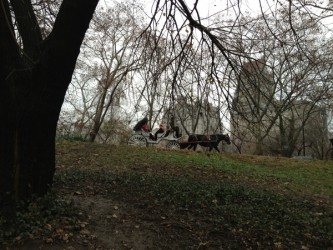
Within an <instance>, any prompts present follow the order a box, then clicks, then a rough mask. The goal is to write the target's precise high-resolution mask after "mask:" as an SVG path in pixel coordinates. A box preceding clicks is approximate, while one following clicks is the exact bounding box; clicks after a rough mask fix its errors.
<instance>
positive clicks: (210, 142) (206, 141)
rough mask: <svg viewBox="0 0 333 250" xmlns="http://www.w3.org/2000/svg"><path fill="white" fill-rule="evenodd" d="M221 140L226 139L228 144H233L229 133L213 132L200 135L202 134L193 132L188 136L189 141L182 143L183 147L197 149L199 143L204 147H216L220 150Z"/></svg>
mask: <svg viewBox="0 0 333 250" xmlns="http://www.w3.org/2000/svg"><path fill="white" fill-rule="evenodd" d="M220 141H225V142H226V143H227V144H231V141H230V137H229V135H228V134H213V135H200V134H192V135H190V136H189V137H188V141H187V142H185V143H182V144H183V145H181V148H187V149H191V148H193V151H195V150H196V149H197V146H198V144H199V145H200V146H202V147H209V151H212V149H213V148H214V149H216V150H217V151H218V152H220V150H219V149H218V145H219V143H220Z"/></svg>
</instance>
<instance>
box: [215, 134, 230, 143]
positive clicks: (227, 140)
mask: <svg viewBox="0 0 333 250" xmlns="http://www.w3.org/2000/svg"><path fill="white" fill-rule="evenodd" d="M217 136H218V139H219V140H220V141H225V142H226V143H227V144H231V140H230V137H229V135H228V134H225V135H223V134H219V135H217Z"/></svg>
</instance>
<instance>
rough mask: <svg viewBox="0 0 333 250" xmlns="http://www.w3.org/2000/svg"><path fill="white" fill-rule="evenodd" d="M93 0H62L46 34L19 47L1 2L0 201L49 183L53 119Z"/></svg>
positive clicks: (22, 195) (52, 168) (42, 188)
mask: <svg viewBox="0 0 333 250" xmlns="http://www.w3.org/2000/svg"><path fill="white" fill-rule="evenodd" d="M97 2H98V0H86V1H80V0H64V1H63V3H62V5H61V7H60V10H59V13H58V16H57V19H56V22H55V24H54V27H53V30H52V32H51V33H50V35H49V36H48V37H47V38H46V39H45V40H44V41H43V42H42V43H40V44H34V45H30V46H31V47H33V48H34V49H33V50H24V51H23V50H21V49H20V47H19V46H18V45H17V42H16V40H15V39H14V36H13V34H14V33H13V31H14V30H13V27H12V25H11V24H10V22H9V20H10V19H9V18H8V14H9V11H8V3H7V1H4V0H1V5H0V11H2V12H3V13H5V14H7V15H3V14H2V13H1V15H0V55H1V58H0V59H1V61H0V117H1V123H0V136H1V141H0V203H2V202H4V201H5V200H6V198H12V197H15V198H18V199H27V198H29V197H31V195H32V194H37V195H43V194H45V193H46V192H47V191H48V189H49V187H50V186H51V185H52V179H53V176H54V172H55V134H56V127H57V121H58V118H59V113H60V110H61V106H62V103H63V100H64V96H65V94H66V90H67V88H68V85H69V84H70V82H71V77H72V74H73V71H74V68H75V64H76V60H77V57H78V55H79V52H80V46H81V43H82V40H83V38H84V35H85V32H86V30H87V29H88V26H89V22H90V20H91V18H92V15H93V13H94V10H95V8H96V5H97ZM19 20H20V19H17V22H19ZM20 27H21V28H20V29H24V26H23V25H21V26H20ZM20 32H21V31H20ZM22 39H24V36H22ZM36 40H37V39H36ZM29 43H31V40H30V41H29V42H28V43H27V44H29ZM36 47H38V48H37V49H36ZM29 51H31V52H30V53H31V54H29ZM27 57H29V58H33V59H34V60H30V61H28V62H29V63H27V60H26V58H27Z"/></svg>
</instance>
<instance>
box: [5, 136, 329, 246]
mask: <svg viewBox="0 0 333 250" xmlns="http://www.w3.org/2000/svg"><path fill="white" fill-rule="evenodd" d="M56 165H57V171H56V176H55V184H54V191H55V192H57V193H58V195H59V196H60V197H61V196H62V195H66V194H68V193H72V192H74V191H76V190H79V191H80V192H82V193H85V194H89V192H91V190H92V189H93V190H94V196H96V195H97V196H103V197H105V198H108V197H112V200H113V201H122V202H124V203H126V204H130V205H131V207H133V208H135V209H137V210H138V211H140V209H142V206H143V207H144V209H145V211H149V209H151V210H152V211H154V213H160V214H162V215H163V216H165V214H167V215H168V216H169V217H173V218H175V220H177V221H186V224H187V225H188V227H190V229H191V232H193V233H194V232H195V233H196V235H199V234H200V235H201V233H202V232H206V236H205V237H207V239H206V240H207V242H214V241H215V242H217V243H216V244H217V245H220V246H222V245H223V244H228V247H229V246H230V248H232V249H239V248H251V247H252V248H258V246H260V247H259V248H261V249H279V248H282V249H283V248H284V249H301V248H303V249H307V248H308V249H329V248H330V247H331V248H332V247H333V223H332V221H333V210H332V207H333V190H332V185H333V163H331V162H325V161H314V160H313V161H308V160H299V159H288V158H281V157H260V156H251V155H239V154H219V153H205V152H201V153H200V152H192V151H168V150H163V149H156V148H136V147H128V146H111V145H100V144H93V143H87V142H86V143H84V142H66V141H61V142H58V144H57V164H56ZM59 209H60V210H61V209H63V206H59ZM59 209H58V210H59ZM55 210H56V211H57V208H55ZM52 211H53V210H52ZM70 211H71V210H70ZM61 213H62V212H61V211H60V212H59V213H56V212H55V213H54V214H56V215H57V214H61ZM37 214H39V213H37ZM148 214H149V213H148ZM48 216H49V215H48ZM73 216H74V215H73ZM138 216H139V215H138ZM21 217H22V216H21ZM23 217H24V216H23ZM47 220H49V221H52V218H49V217H47ZM47 220H43V223H44V224H45V223H46V221H47ZM142 220H143V219H142ZM0 222H1V221H0ZM28 226H29V225H28ZM214 232H219V234H223V235H224V236H225V237H226V238H227V239H229V240H230V241H227V243H225V242H226V241H225V239H224V241H221V242H219V240H220V239H219V238H214V237H213V235H214ZM183 237H185V236H183ZM184 244H185V243H184ZM184 249H185V248H184Z"/></svg>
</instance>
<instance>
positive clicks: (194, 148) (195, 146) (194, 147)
mask: <svg viewBox="0 0 333 250" xmlns="http://www.w3.org/2000/svg"><path fill="white" fill-rule="evenodd" d="M197 146H198V143H194V144H193V151H195V150H196V149H197Z"/></svg>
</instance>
